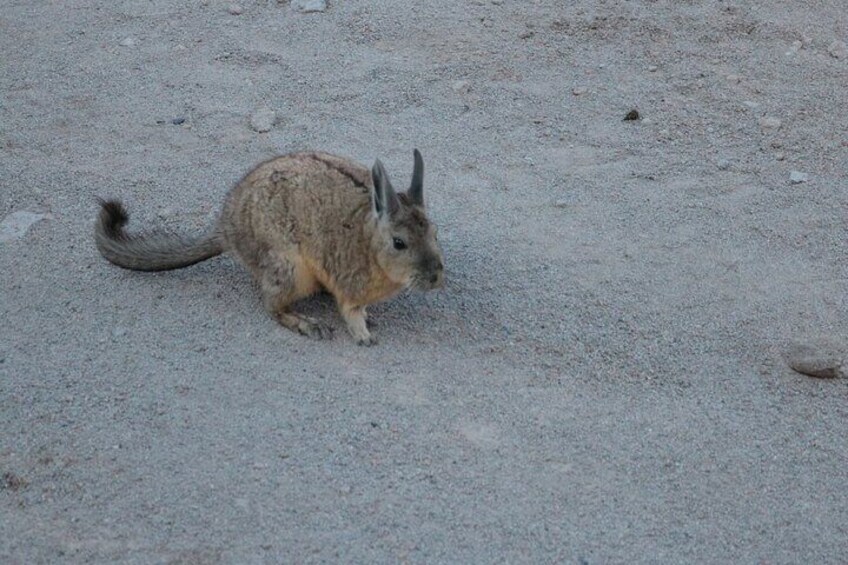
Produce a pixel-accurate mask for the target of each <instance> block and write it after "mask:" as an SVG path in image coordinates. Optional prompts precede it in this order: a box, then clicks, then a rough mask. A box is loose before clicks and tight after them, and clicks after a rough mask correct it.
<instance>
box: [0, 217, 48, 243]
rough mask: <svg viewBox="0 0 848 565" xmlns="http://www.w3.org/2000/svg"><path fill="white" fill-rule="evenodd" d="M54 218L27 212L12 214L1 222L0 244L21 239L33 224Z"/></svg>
mask: <svg viewBox="0 0 848 565" xmlns="http://www.w3.org/2000/svg"><path fill="white" fill-rule="evenodd" d="M52 218H53V216H51V215H50V214H36V213H34V212H27V211H26V210H19V211H17V212H12V213H11V214H9V215H8V216H6V217H5V218H3V221H2V222H0V243H2V242H6V241H12V240H13V239H21V238H22V237H23V236H25V235H26V232H27V230H29V228H30V227H32V225H33V224H35V223H37V222H40V221H41V220H49V219H52Z"/></svg>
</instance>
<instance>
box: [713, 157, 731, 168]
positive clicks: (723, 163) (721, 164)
mask: <svg viewBox="0 0 848 565" xmlns="http://www.w3.org/2000/svg"><path fill="white" fill-rule="evenodd" d="M716 167H718V170H720V171H726V170H728V169H729V168H730V159H719V160H718V163H716Z"/></svg>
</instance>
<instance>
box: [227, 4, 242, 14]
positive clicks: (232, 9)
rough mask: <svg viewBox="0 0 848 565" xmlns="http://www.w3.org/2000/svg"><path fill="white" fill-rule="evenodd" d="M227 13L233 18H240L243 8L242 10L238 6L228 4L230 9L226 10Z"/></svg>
mask: <svg viewBox="0 0 848 565" xmlns="http://www.w3.org/2000/svg"><path fill="white" fill-rule="evenodd" d="M227 11H228V12H229V13H230V14H232V15H234V16H240V15H241V14H242V13H244V8H242V7H241V6H239V5H238V4H230V7H229V8H227Z"/></svg>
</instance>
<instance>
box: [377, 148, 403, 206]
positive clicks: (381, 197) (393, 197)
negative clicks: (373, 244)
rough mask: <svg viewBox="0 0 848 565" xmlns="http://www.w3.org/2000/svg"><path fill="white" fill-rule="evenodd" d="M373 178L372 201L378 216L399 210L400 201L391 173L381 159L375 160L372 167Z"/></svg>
mask: <svg viewBox="0 0 848 565" xmlns="http://www.w3.org/2000/svg"><path fill="white" fill-rule="evenodd" d="M371 180H372V181H373V182H374V194H373V198H372V199H371V201H372V202H373V203H374V212H375V213H376V214H377V217H378V218H387V217H389V216H391V215H392V214H394V213H395V212H397V211H398V208H400V202H399V201H398V196H397V193H396V192H395V189H394V188H392V183H391V181H390V180H389V175H388V173H386V169H385V168H384V167H383V163H381V162H380V160H379V159H376V160H375V161H374V166H373V167H372V168H371Z"/></svg>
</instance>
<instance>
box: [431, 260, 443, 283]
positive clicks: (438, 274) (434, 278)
mask: <svg viewBox="0 0 848 565" xmlns="http://www.w3.org/2000/svg"><path fill="white" fill-rule="evenodd" d="M444 270H445V266H444V265H443V264H442V262H441V261H438V260H437V261H436V263H435V264H434V265H433V270H432V273H433V274H431V275H430V283H431V284H438V283H439V281H440V280H441V279H442V271H444Z"/></svg>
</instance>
